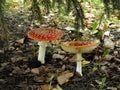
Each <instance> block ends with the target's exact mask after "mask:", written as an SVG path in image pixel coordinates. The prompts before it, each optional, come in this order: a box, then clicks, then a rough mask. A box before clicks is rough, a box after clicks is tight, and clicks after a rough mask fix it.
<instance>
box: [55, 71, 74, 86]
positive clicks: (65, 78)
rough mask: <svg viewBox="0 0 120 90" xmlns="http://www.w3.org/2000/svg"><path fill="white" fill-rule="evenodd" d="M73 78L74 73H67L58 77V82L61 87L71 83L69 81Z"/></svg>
mask: <svg viewBox="0 0 120 90" xmlns="http://www.w3.org/2000/svg"><path fill="white" fill-rule="evenodd" d="M72 76H73V73H72V72H69V71H66V72H63V73H62V74H61V75H59V76H58V77H57V81H58V83H59V84H60V85H62V84H64V83H66V82H68V81H69V79H70V78H71V77H72Z"/></svg>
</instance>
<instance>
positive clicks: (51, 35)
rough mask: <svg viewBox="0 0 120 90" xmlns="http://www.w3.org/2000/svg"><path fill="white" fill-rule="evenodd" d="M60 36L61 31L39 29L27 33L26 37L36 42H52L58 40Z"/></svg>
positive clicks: (61, 34) (45, 28) (46, 28)
mask: <svg viewBox="0 0 120 90" xmlns="http://www.w3.org/2000/svg"><path fill="white" fill-rule="evenodd" d="M62 36H63V32H62V31H60V30H58V29H56V28H51V27H50V28H48V27H41V28H37V29H33V30H30V31H29V32H28V37H29V38H31V39H34V40H37V41H53V40H56V39H60V38H61V37H62Z"/></svg>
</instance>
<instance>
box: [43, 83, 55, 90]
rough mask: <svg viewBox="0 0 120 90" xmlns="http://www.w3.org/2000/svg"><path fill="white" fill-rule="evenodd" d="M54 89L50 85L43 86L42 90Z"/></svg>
mask: <svg viewBox="0 0 120 90" xmlns="http://www.w3.org/2000/svg"><path fill="white" fill-rule="evenodd" d="M52 88H53V86H51V85H50V84H45V85H41V90H52Z"/></svg>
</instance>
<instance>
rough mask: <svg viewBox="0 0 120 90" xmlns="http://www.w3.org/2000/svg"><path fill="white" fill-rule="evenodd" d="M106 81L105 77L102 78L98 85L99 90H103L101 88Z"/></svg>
mask: <svg viewBox="0 0 120 90" xmlns="http://www.w3.org/2000/svg"><path fill="white" fill-rule="evenodd" d="M106 80H107V78H106V77H103V78H102V80H101V82H102V83H101V84H100V88H99V90H103V87H104V86H105V85H106Z"/></svg>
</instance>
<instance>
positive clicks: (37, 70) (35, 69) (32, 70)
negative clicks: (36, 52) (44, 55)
mask: <svg viewBox="0 0 120 90" xmlns="http://www.w3.org/2000/svg"><path fill="white" fill-rule="evenodd" d="M31 72H32V73H34V74H39V73H40V72H39V68H33V69H31Z"/></svg>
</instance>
